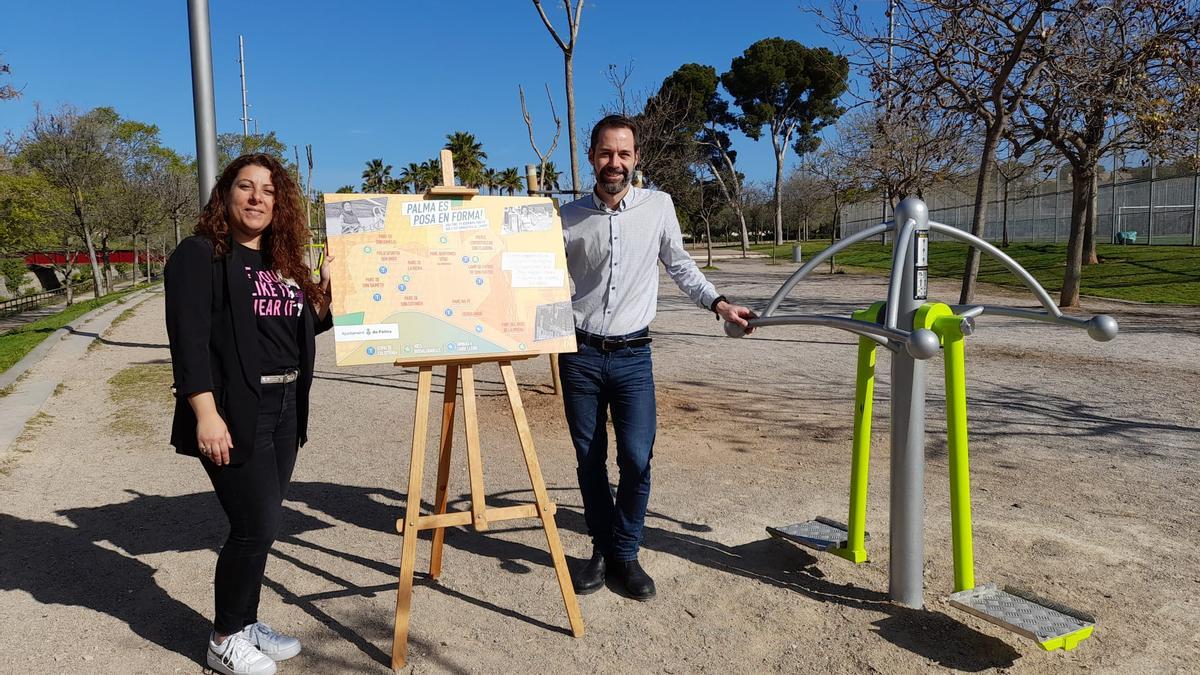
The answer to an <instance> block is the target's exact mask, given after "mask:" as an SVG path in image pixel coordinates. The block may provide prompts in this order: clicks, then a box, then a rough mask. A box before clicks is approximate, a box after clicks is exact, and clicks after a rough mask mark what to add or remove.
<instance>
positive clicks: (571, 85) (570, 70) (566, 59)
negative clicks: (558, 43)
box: [563, 43, 581, 197]
mask: <svg viewBox="0 0 1200 675" xmlns="http://www.w3.org/2000/svg"><path fill="white" fill-rule="evenodd" d="M571 46H572V48H573V47H574V44H573V43H572V45H571ZM573 59H574V53H573V52H563V67H564V68H565V69H566V80H567V132H568V135H567V138H568V139H570V145H571V189H572V190H574V191H575V196H576V197H578V196H579V192H580V189H581V188H580V181H579V139H578V138H577V137H576V135H575V68H574V65H573V63H572V61H573Z"/></svg>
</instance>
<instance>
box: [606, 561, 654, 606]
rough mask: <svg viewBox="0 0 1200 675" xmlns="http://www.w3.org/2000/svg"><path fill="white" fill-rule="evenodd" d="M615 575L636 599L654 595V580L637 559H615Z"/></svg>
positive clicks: (626, 590) (646, 598) (645, 598)
mask: <svg viewBox="0 0 1200 675" xmlns="http://www.w3.org/2000/svg"><path fill="white" fill-rule="evenodd" d="M612 565H613V576H615V577H616V578H617V581H618V582H620V584H621V587H622V588H624V589H625V592H626V593H628V594H629V597H631V598H633V599H634V600H643V601H644V600H649V599H650V598H653V597H654V580H653V579H651V578H650V575H649V574H646V570H644V569H642V566H641V565H639V564H638V561H637V560H614V561H613V564H612Z"/></svg>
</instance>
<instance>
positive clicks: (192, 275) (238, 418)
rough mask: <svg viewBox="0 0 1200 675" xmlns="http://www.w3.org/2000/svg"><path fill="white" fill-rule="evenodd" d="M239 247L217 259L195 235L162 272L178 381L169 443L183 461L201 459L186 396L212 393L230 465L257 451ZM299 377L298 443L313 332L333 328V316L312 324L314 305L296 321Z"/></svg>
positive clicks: (253, 332)
mask: <svg viewBox="0 0 1200 675" xmlns="http://www.w3.org/2000/svg"><path fill="white" fill-rule="evenodd" d="M237 257H238V254H237V252H236V248H235V247H233V246H230V252H229V253H227V254H225V255H224V256H216V255H215V254H214V250H213V243H212V241H211V240H209V239H208V238H207V237H204V236H200V235H193V236H191V237H188V238H187V239H184V240H183V241H181V242H179V246H177V247H176V248H175V251H174V252H173V253H172V254H171V258H170V259H169V260H168V261H167V266H166V269H165V270H164V271H163V277H164V280H165V289H166V305H167V336H168V338H169V339H170V342H171V368H172V370H173V371H174V375H175V419H174V421H173V422H172V424H171V445H173V446H175V451H176V452H179V453H181V454H184V455H192V456H194V457H198V456H199V455H200V450H199V448H198V447H197V444H196V413H195V412H194V411H193V410H192V406H191V404H190V403H188V400H187V399H188V396H190V395H192V394H196V393H200V392H205V391H211V392H212V393H213V398H214V399H215V400H216V404H217V411H218V412H219V413H220V414H221V417H222V418H223V419H224V420H225V424H226V425H227V426H228V427H229V435H230V436H231V437H232V438H233V449H232V450H231V451H230V453H229V460H230V463H231V464H241V463H242V462H245V461H246V459H247V458H249V457H250V453H252V452H253V451H254V428H255V422H256V420H257V418H258V401H259V395H260V389H261V386H262V385H261V384H260V382H259V378H260V377H261V375H262V373H261V372H260V371H259V353H258V326H257V324H256V323H255V318H254V314H253V312H252V311H251V306H250V295H251V290H252V289H251V286H250V283H251V282H250V280H249V279H247V278H246V275H245V274H244V273H242V272H241V270H242V269H243V268H244V265H242V264H240V261H239V260H237ZM300 326H301V334H300V336H299V338H300V339H299V342H300V378H299V379H298V380H297V389H296V425H297V429H296V437H297V438H298V439H299V440H300V445H304V443H305V442H306V441H307V440H308V392H309V389H310V388H311V387H312V378H313V362H314V360H315V359H316V343H315V340H314V336H315V335H316V334H317V333H321V332H323V331H326V330H329V328H331V327H332V326H333V315H332V313H326V315H325V320H324V321H317V319H316V314H315V312H314V310H313V306H312V301H311V299H309V300H308V301H307V302H305V304H304V311H303V312H302V313H301V318H300Z"/></svg>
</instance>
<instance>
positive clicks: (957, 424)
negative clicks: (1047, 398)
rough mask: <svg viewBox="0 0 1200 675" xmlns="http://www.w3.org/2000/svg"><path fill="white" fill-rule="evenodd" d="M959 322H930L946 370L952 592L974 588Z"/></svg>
mask: <svg viewBox="0 0 1200 675" xmlns="http://www.w3.org/2000/svg"><path fill="white" fill-rule="evenodd" d="M962 321H963V319H962V318H961V317H957V316H950V317H945V318H942V319H938V320H937V321H935V322H934V327H933V330H934V332H936V333H937V334H938V335H940V336H941V337H942V344H943V349H944V351H943V359H944V360H945V366H946V448H947V455H948V456H949V464H950V534H951V541H952V542H953V546H954V591H955V592H956V593H957V592H958V591H965V590H969V589H972V588H975V551H974V546H973V545H972V542H971V469H970V460H969V459H968V454H967V375H966V369H967V366H966V354H965V352H966V350H965V349H964V345H963V332H962V328H961V324H962Z"/></svg>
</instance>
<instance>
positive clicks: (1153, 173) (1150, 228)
mask: <svg viewBox="0 0 1200 675" xmlns="http://www.w3.org/2000/svg"><path fill="white" fill-rule="evenodd" d="M1157 168H1158V167H1157V165H1156V164H1155V163H1154V158H1153V157H1151V158H1150V197H1149V199H1148V200H1147V202H1146V203H1147V206H1146V245H1147V246H1149V245H1151V244H1153V243H1154V179H1155V178H1156V177H1157V173H1158V171H1157Z"/></svg>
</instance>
